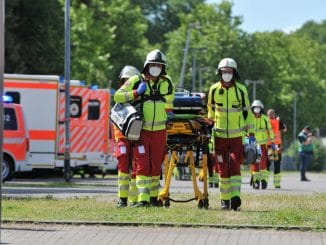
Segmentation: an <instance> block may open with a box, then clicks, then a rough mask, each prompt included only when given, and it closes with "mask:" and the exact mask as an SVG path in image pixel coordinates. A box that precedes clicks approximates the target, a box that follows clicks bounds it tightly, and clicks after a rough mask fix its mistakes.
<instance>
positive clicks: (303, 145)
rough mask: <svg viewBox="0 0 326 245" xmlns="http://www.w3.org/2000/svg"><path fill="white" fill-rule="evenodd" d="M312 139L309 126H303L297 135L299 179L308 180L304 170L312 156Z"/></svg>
mask: <svg viewBox="0 0 326 245" xmlns="http://www.w3.org/2000/svg"><path fill="white" fill-rule="evenodd" d="M313 139H314V135H313V134H312V132H311V130H310V127H309V126H305V127H304V128H303V129H302V131H301V132H300V133H299V135H298V140H299V156H300V177H301V181H310V180H309V179H308V178H307V177H306V170H307V167H308V165H309V164H310V162H311V159H312V156H313V144H312V142H313Z"/></svg>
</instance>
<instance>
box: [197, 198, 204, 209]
mask: <svg viewBox="0 0 326 245" xmlns="http://www.w3.org/2000/svg"><path fill="white" fill-rule="evenodd" d="M197 206H198V208H199V209H202V208H203V207H204V201H203V200H199V202H198V205H197Z"/></svg>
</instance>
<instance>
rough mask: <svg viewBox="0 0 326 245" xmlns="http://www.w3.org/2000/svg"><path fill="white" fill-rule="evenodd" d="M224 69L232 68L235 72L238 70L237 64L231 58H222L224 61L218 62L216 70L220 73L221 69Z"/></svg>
mask: <svg viewBox="0 0 326 245" xmlns="http://www.w3.org/2000/svg"><path fill="white" fill-rule="evenodd" d="M226 67H228V68H233V69H234V70H235V71H237V70H238V66H237V63H236V62H235V60H234V59H232V58H224V59H222V60H221V61H220V63H218V67H217V70H218V71H220V70H221V69H223V68H226Z"/></svg>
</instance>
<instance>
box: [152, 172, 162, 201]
mask: <svg viewBox="0 0 326 245" xmlns="http://www.w3.org/2000/svg"><path fill="white" fill-rule="evenodd" d="M159 188H160V176H152V177H151V184H150V196H151V197H157V196H158V192H159Z"/></svg>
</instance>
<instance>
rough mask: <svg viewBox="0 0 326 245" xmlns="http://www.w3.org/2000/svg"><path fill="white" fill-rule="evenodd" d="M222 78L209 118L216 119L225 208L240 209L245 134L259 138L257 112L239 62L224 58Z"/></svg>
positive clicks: (214, 90) (213, 92) (213, 89)
mask: <svg viewBox="0 0 326 245" xmlns="http://www.w3.org/2000/svg"><path fill="white" fill-rule="evenodd" d="M217 75H218V78H219V81H218V82H216V83H214V84H213V85H212V86H211V87H210V89H209V94H208V103H207V108H208V118H209V119H210V120H212V121H213V123H214V127H213V132H212V134H213V136H214V138H215V157H216V161H217V164H218V170H219V176H220V179H219V186H220V199H221V208H222V209H223V210H228V209H232V210H239V209H240V206H241V198H240V188H241V171H240V165H241V164H242V162H243V160H244V146H243V137H244V136H245V135H246V134H249V140H250V141H251V142H254V141H255V137H254V131H253V114H252V112H251V110H250V101H249V98H248V92H247V89H246V87H245V86H244V85H243V84H241V83H239V82H237V80H239V74H238V68H237V64H236V62H235V61H234V60H233V59H231V58H224V59H222V60H221V61H220V62H219V64H218V68H217Z"/></svg>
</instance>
